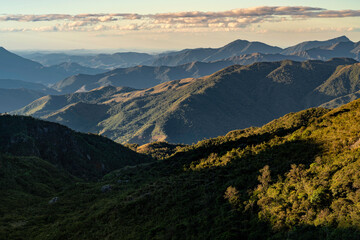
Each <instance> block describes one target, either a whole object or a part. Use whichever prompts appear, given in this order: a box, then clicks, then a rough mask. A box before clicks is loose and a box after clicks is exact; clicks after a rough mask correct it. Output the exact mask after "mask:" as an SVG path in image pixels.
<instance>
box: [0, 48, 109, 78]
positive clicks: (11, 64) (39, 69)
mask: <svg viewBox="0 0 360 240" xmlns="http://www.w3.org/2000/svg"><path fill="white" fill-rule="evenodd" d="M100 72H103V70H101V69H92V68H88V67H83V66H80V65H79V64H76V63H72V64H60V65H56V66H51V67H44V66H43V65H41V64H40V63H37V62H34V61H31V60H29V59H26V58H23V57H20V56H18V55H16V54H14V53H11V52H9V51H7V50H6V49H4V48H2V47H1V48H0V79H19V80H23V81H28V82H36V83H44V84H49V83H55V82H57V81H59V80H62V79H64V78H66V77H68V76H72V75H74V74H78V73H88V74H96V73H100Z"/></svg>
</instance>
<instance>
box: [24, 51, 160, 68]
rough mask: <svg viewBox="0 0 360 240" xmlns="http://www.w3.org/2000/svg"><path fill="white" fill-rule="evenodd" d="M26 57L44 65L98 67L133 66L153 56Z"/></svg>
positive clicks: (40, 54)
mask: <svg viewBox="0 0 360 240" xmlns="http://www.w3.org/2000/svg"><path fill="white" fill-rule="evenodd" d="M24 56H25V57H26V58H29V59H31V60H34V61H37V62H39V63H41V64H43V65H45V66H51V65H57V64H60V63H64V62H66V63H78V64H80V65H83V66H87V67H91V68H100V69H113V68H126V67H133V66H136V65H139V64H141V63H143V62H144V61H147V60H150V59H152V58H153V56H152V55H150V54H147V53H136V52H121V53H114V54H95V55H92V54H88V55H69V54H63V53H49V54H46V53H31V54H24Z"/></svg>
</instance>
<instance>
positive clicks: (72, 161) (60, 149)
mask: <svg viewBox="0 0 360 240" xmlns="http://www.w3.org/2000/svg"><path fill="white" fill-rule="evenodd" d="M0 152H2V153H6V154H11V155H14V156H36V157H38V158H41V159H44V160H46V161H48V162H50V163H51V164H53V165H56V166H58V167H60V168H61V169H64V170H66V171H67V172H69V173H71V174H72V175H75V176H77V177H81V178H85V179H90V178H96V177H100V176H102V175H103V174H105V173H107V172H109V171H112V170H114V169H117V168H120V167H124V166H127V165H136V164H139V163H143V162H148V161H149V159H148V158H146V157H144V156H141V155H139V154H136V153H134V152H133V151H131V150H129V149H128V148H125V147H123V146H122V145H120V144H117V143H114V142H113V141H111V140H109V139H107V138H105V137H102V136H98V135H94V134H83V133H78V132H75V131H73V130H71V129H69V128H67V127H64V126H62V125H59V124H56V123H51V122H45V121H41V120H37V119H34V118H32V117H23V116H9V115H3V116H0Z"/></svg>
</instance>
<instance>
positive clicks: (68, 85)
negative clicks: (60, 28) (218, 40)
mask: <svg viewBox="0 0 360 240" xmlns="http://www.w3.org/2000/svg"><path fill="white" fill-rule="evenodd" d="M286 59H289V60H294V61H303V60H305V59H304V58H301V57H298V56H284V55H281V54H261V53H253V54H245V55H240V56H236V57H231V58H228V59H224V60H219V61H214V62H192V63H187V64H183V65H179V66H173V67H171V66H170V67H169V66H160V67H153V66H142V65H140V66H136V67H130V68H117V69H115V70H112V71H109V72H105V73H100V74H97V75H85V74H78V75H75V76H71V77H69V78H66V79H64V80H62V81H59V82H57V83H56V84H54V85H53V86H52V88H54V89H55V90H57V91H59V92H61V93H73V92H76V91H89V90H92V89H95V88H98V87H103V86H108V85H111V86H116V87H122V86H126V87H131V88H137V89H143V88H150V87H154V86H156V85H158V84H160V83H163V82H167V81H171V80H177V79H182V78H189V77H191V78H197V77H202V76H206V75H210V74H212V73H214V72H217V71H219V70H221V69H223V68H225V67H228V66H231V65H234V64H241V65H247V64H251V63H254V62H274V61H281V60H286Z"/></svg>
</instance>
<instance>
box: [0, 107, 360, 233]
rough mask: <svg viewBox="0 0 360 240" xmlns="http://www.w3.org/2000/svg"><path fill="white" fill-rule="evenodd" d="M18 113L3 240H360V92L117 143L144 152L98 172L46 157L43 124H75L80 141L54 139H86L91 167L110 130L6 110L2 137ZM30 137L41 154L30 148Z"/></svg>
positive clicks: (1, 206) (0, 221)
mask: <svg viewBox="0 0 360 240" xmlns="http://www.w3.org/2000/svg"><path fill="white" fill-rule="evenodd" d="M20 118H21V120H20ZM9 119H12V120H13V121H21V122H22V127H21V128H20V130H18V132H16V136H15V137H14V136H11V137H10V139H11V141H12V143H13V144H14V143H17V144H18V145H17V146H18V147H17V148H16V149H12V150H10V149H6V147H3V146H6V144H3V143H2V148H1V152H2V153H1V154H0V166H1V168H0V181H1V182H0V188H1V192H2V194H1V196H0V226H1V227H0V238H1V239H358V238H360V232H359V227H360V214H359V212H360V211H359V208H360V190H359V189H360V183H359V172H358V171H357V169H358V167H359V164H360V161H359V156H360V149H359V146H360V141H359V138H360V135H359V132H360V125H359V124H358V122H359V121H360V101H359V100H356V101H353V102H351V103H349V104H346V105H344V106H342V107H340V108H336V109H333V110H328V109H324V108H311V109H308V110H304V111H301V112H298V113H290V114H287V115H285V116H284V117H282V118H279V119H277V120H274V121H272V122H270V123H268V124H266V125H264V126H263V127H259V128H254V127H253V128H247V129H243V130H235V131H232V132H229V133H228V134H227V135H225V136H221V137H217V138H213V139H208V140H203V141H200V142H198V143H197V144H194V145H172V144H167V143H153V144H147V145H146V146H138V145H135V144H133V145H128V150H126V151H125V149H123V147H122V146H121V145H119V144H116V143H112V142H111V141H109V142H111V144H115V145H118V148H119V149H122V150H121V151H122V152H123V153H124V154H126V155H127V156H128V157H130V158H132V159H134V160H130V159H129V158H123V160H121V158H118V157H117V156H116V155H113V158H114V159H113V161H109V160H107V163H111V164H114V162H116V160H117V159H119V160H118V163H117V164H120V163H121V162H123V163H124V161H125V160H126V159H128V161H127V162H126V164H123V166H124V167H121V164H120V165H119V167H118V169H117V170H113V168H110V167H109V168H107V169H106V170H105V171H103V172H102V175H100V176H99V175H97V176H98V177H97V178H94V176H96V175H94V174H93V172H89V171H83V172H81V173H82V174H75V175H74V174H73V173H78V171H74V169H73V167H74V168H75V169H78V167H79V165H78V164H77V162H76V159H72V161H68V162H66V161H65V162H66V163H67V165H61V164H59V162H56V161H55V162H54V159H58V160H59V161H60V162H64V160H66V158H69V157H70V156H69V155H66V154H64V155H63V156H64V158H51V157H50V156H52V155H49V154H42V153H44V152H45V149H43V147H45V148H46V144H45V143H44V141H43V140H44V139H43V138H44V136H42V135H41V134H39V133H41V129H45V128H47V129H53V131H54V134H55V133H56V134H60V135H61V134H63V132H64V131H65V132H67V133H66V134H65V136H68V137H69V139H72V140H69V141H65V142H61V141H60V142H57V141H56V138H55V139H52V141H54V144H55V145H58V144H60V145H61V144H65V145H64V146H66V145H67V144H78V148H77V152H76V153H77V154H78V155H77V156H74V158H76V157H77V158H79V161H80V159H81V160H82V161H83V162H82V163H83V164H84V163H89V164H90V165H89V166H91V164H92V161H91V160H90V159H92V157H90V158H88V157H87V156H86V154H85V156H86V157H85V158H83V157H82V156H83V155H82V154H81V153H86V152H87V151H93V152H97V150H94V148H95V149H99V146H102V147H104V146H105V145H101V144H100V143H101V142H103V141H107V139H105V138H103V137H101V136H96V135H88V134H80V135H79V133H75V132H73V131H71V130H69V129H67V128H65V127H62V126H61V125H58V124H54V123H48V122H43V121H40V120H35V119H33V118H31V117H12V116H1V117H0V127H1V128H2V129H1V131H0V134H1V135H3V134H4V133H5V134H8V132H9V131H5V130H4V128H5V126H6V124H4V121H7V120H9ZM52 125H54V126H56V127H51V126H52ZM34 126H36V127H34ZM44 127H45V128H44ZM31 129H37V131H33V130H31ZM2 137H3V136H2ZM80 137H81V139H80V140H79V138H80ZM2 139H5V138H2ZM74 139H77V140H76V141H78V142H75V140H74ZM24 141H28V142H32V143H33V144H34V146H37V149H38V153H39V154H31V153H29V152H26V151H25V150H26V149H25V150H24V151H23V149H22V148H23V146H24V145H21V144H20V143H21V142H24ZM83 141H84V142H83ZM69 142H70V143H69ZM85 142H86V143H87V144H85ZM40 143H41V144H40ZM44 144H45V145H44ZM91 144H92V145H91ZM115 145H114V146H112V147H115V148H116V146H115ZM61 149H62V150H63V149H64V148H63V147H61V148H60V149H57V148H53V149H51V151H52V153H53V155H57V154H59V151H61ZM91 149H92V150H91ZM131 149H132V150H131ZM64 151H65V152H66V150H64ZM103 151H104V154H105V153H106V154H109V152H108V151H112V150H111V148H107V149H105V148H103ZM105 151H106V152H105ZM135 151H137V152H138V153H136V152H135ZM117 154H121V153H120V152H118V153H117ZM98 157H100V158H101V156H98ZM86 159H87V160H86ZM129 160H130V162H129ZM105 163H106V162H105ZM131 165H132V166H131ZM111 166H113V165H111ZM97 173H98V172H97Z"/></svg>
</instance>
